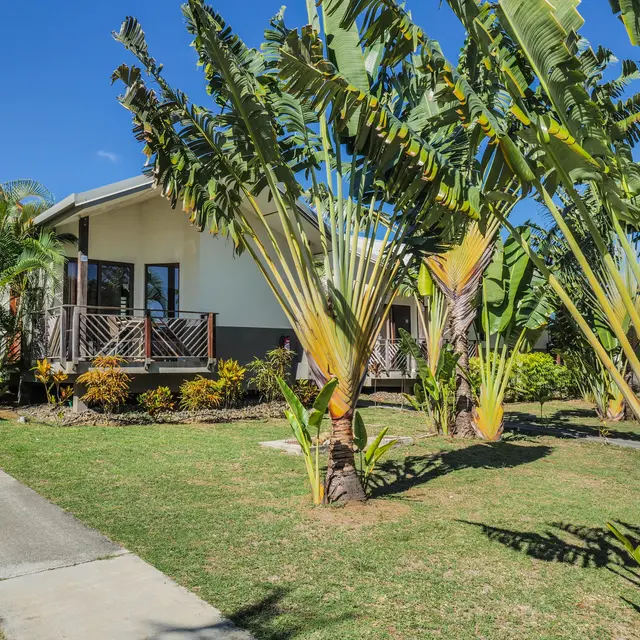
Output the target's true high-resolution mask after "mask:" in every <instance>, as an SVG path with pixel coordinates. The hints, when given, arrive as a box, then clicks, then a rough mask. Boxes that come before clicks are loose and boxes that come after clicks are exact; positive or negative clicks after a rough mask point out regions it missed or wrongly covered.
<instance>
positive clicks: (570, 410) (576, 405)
mask: <svg viewBox="0 0 640 640" xmlns="http://www.w3.org/2000/svg"><path fill="white" fill-rule="evenodd" d="M505 409H506V412H505V417H506V421H507V423H509V422H512V423H525V424H532V425H537V426H543V427H550V428H559V429H572V430H573V431H579V432H581V433H585V434H587V435H593V436H597V435H599V428H600V426H601V425H602V423H601V422H600V420H599V419H598V418H597V416H596V413H595V409H594V408H593V405H592V404H588V403H586V402H584V401H583V400H570V401H568V402H562V401H559V400H552V401H550V402H545V404H544V405H543V407H542V416H541V415H540V405H539V404H538V403H536V402H518V403H513V404H508V405H506V407H505ZM605 426H606V429H607V430H608V431H609V437H611V438H622V439H627V440H640V424H638V423H637V422H634V421H621V422H607V423H606V425H605Z"/></svg>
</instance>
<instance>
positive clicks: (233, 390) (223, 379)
mask: <svg viewBox="0 0 640 640" xmlns="http://www.w3.org/2000/svg"><path fill="white" fill-rule="evenodd" d="M246 371H247V370H246V368H245V367H241V366H240V364H239V363H238V361H237V360H232V359H231V358H230V359H228V360H224V359H222V358H220V360H219V361H218V384H219V388H220V392H221V393H222V397H223V398H224V406H225V408H226V409H229V408H230V407H235V406H236V405H237V404H238V403H239V402H240V400H241V398H242V394H243V392H244V376H245V373H246Z"/></svg>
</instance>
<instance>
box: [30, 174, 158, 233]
mask: <svg viewBox="0 0 640 640" xmlns="http://www.w3.org/2000/svg"><path fill="white" fill-rule="evenodd" d="M152 186H153V179H152V178H148V177H147V176H136V177H135V178H128V179H127V180H121V181H120V182H114V183H112V184H108V185H106V186H104V187H98V188H97V189H90V190H89V191H83V192H82V193H72V194H71V195H70V196H67V197H66V198H65V199H64V200H61V201H60V202H58V203H56V204H54V205H53V206H52V207H49V208H48V209H47V210H46V211H43V212H42V213H41V214H40V215H39V216H37V217H36V218H35V220H34V224H36V225H48V226H51V225H54V224H60V223H61V222H64V221H65V220H67V219H68V218H71V217H73V216H75V215H77V214H79V213H80V212H81V211H84V210H86V209H94V208H96V207H99V206H100V205H108V204H109V203H111V202H113V201H115V200H120V199H122V198H126V197H130V196H134V195H136V194H139V193H142V192H149V193H151V189H152Z"/></svg>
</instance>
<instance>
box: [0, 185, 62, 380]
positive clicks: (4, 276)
mask: <svg viewBox="0 0 640 640" xmlns="http://www.w3.org/2000/svg"><path fill="white" fill-rule="evenodd" d="M53 202H54V199H53V196H52V195H51V193H49V191H47V189H46V188H45V187H44V186H42V185H41V184H39V183H38V182H36V181H34V180H14V181H12V182H4V183H0V298H2V299H3V300H4V301H5V302H7V301H8V303H9V304H8V307H7V306H5V305H2V307H1V308H0V388H1V387H2V386H3V383H4V382H6V380H7V378H8V376H9V374H10V373H11V372H12V371H14V370H16V368H17V365H18V363H19V360H20V338H19V335H20V332H21V329H22V327H23V320H24V317H25V316H26V314H27V313H28V312H29V311H32V310H33V309H34V308H35V307H36V306H41V305H42V304H43V298H44V297H46V295H47V294H48V293H49V294H50V293H51V292H53V291H55V288H56V285H57V284H59V282H60V275H61V273H62V265H63V263H64V243H65V242H68V241H72V240H73V238H72V237H70V236H66V235H57V234H56V233H55V232H54V231H51V230H49V229H46V228H36V227H35V226H34V223H33V221H34V219H35V218H36V216H37V215H38V214H40V213H42V212H43V211H44V210H45V209H47V208H48V207H50V206H51V205H52V204H53Z"/></svg>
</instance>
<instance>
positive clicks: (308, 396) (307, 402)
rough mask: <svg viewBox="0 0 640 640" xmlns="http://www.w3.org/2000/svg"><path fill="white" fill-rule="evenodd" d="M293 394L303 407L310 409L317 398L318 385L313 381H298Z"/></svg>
mask: <svg viewBox="0 0 640 640" xmlns="http://www.w3.org/2000/svg"><path fill="white" fill-rule="evenodd" d="M293 392H294V393H295V394H296V396H298V399H299V400H300V402H302V404H303V405H304V406H305V407H310V406H311V405H312V404H313V403H314V402H315V400H316V398H317V397H318V385H317V384H316V383H315V382H314V381H313V380H298V381H297V382H296V383H295V385H294V386H293Z"/></svg>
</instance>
